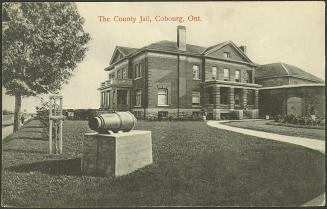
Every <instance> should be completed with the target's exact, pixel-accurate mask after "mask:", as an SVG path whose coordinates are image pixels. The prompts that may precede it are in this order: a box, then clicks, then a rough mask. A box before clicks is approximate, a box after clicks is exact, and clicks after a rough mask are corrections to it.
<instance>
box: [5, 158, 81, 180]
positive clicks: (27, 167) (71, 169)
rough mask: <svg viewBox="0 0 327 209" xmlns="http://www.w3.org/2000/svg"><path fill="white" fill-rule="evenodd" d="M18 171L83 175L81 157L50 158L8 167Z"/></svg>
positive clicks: (10, 169)
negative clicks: (66, 158)
mask: <svg viewBox="0 0 327 209" xmlns="http://www.w3.org/2000/svg"><path fill="white" fill-rule="evenodd" d="M7 170H9V171H14V172H18V173H29V172H41V173H46V174H50V175H68V176H81V175H82V172H81V158H75V159H68V160H48V161H42V162H35V163H30V164H23V165H18V166H12V167H9V168H7Z"/></svg>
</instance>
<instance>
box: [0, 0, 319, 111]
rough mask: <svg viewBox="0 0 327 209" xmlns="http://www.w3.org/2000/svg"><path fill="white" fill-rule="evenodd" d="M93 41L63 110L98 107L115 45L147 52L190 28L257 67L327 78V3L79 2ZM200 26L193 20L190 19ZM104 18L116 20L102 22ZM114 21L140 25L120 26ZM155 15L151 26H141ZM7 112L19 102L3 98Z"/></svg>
mask: <svg viewBox="0 0 327 209" xmlns="http://www.w3.org/2000/svg"><path fill="white" fill-rule="evenodd" d="M77 5H78V9H79V12H80V14H81V16H83V17H84V18H85V30H86V31H87V32H89V33H90V35H91V37H92V40H91V41H90V43H89V51H88V52H87V55H86V58H85V60H84V61H83V62H82V63H80V64H79V66H78V68H77V69H76V70H75V71H74V76H73V77H72V78H71V79H70V81H69V83H68V84H67V85H66V86H64V87H63V89H62V91H61V94H62V95H63V96H64V108H98V107H99V105H100V94H99V92H98V91H97V88H98V87H99V85H100V82H102V81H105V80H106V79H107V77H108V76H107V73H106V72H105V71H104V68H105V67H107V66H108V63H109V60H110V58H111V55H112V53H113V50H114V48H115V46H116V45H120V46H128V47H136V48H137V47H143V46H145V45H148V44H150V43H153V42H157V41H160V40H171V41H175V40H176V26H177V25H185V26H186V30H187V31H186V37H187V38H186V41H187V43H190V44H195V45H200V46H211V45H214V44H217V43H220V42H223V41H226V40H232V41H233V42H234V43H235V44H236V45H246V46H247V54H248V56H249V57H250V59H252V61H253V62H255V63H259V64H267V63H272V62H285V63H288V64H292V65H295V66H298V67H300V68H302V69H304V70H306V71H308V72H310V73H312V74H313V75H316V76H318V77H320V78H323V79H324V78H325V8H324V7H325V5H324V2H205V3H203V2H181V3H177V2H169V3H167V2H157V3H154V2H152V3H145V2H143V3H120V2H119V3H118V2H116V3H102V2H98V3H77ZM191 15H192V16H194V17H200V20H201V21H188V20H187V19H188V16H191ZM99 16H105V17H109V18H111V19H110V21H107V22H100V18H99ZM114 16H119V17H122V18H127V17H135V18H137V21H136V22H135V23H132V22H115V21H114V20H113V18H114ZM139 16H150V18H151V19H152V22H151V23H144V22H143V23H138V20H139ZM156 16H167V17H183V18H184V22H182V23H179V22H174V21H172V22H156V21H155V17H156ZM2 102H3V109H9V110H13V109H14V99H13V98H11V97H9V96H4V94H3V95H2ZM38 104H39V99H38V98H35V97H31V98H24V99H23V104H22V109H23V110H24V109H26V110H27V111H28V112H34V111H35V108H34V107H35V106H36V105H38Z"/></svg>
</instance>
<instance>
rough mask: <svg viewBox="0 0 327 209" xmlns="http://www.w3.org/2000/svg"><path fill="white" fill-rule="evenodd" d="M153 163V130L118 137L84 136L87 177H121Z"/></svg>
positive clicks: (96, 134)
mask: <svg viewBox="0 0 327 209" xmlns="http://www.w3.org/2000/svg"><path fill="white" fill-rule="evenodd" d="M152 162H153V159H152V138H151V131H138V130H132V131H130V132H123V133H117V134H98V133H86V134H85V135H84V141H83V157H82V172H83V173H84V174H88V175H102V176H115V177H118V176H122V175H126V174H128V173H131V172H133V171H135V170H137V169H139V168H142V167H144V166H147V165H150V164H152Z"/></svg>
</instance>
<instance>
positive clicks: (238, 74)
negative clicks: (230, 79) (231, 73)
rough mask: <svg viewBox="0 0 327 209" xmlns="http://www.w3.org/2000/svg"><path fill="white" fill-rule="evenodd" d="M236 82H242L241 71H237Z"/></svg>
mask: <svg viewBox="0 0 327 209" xmlns="http://www.w3.org/2000/svg"><path fill="white" fill-rule="evenodd" d="M235 81H236V82H240V71H239V70H236V71H235Z"/></svg>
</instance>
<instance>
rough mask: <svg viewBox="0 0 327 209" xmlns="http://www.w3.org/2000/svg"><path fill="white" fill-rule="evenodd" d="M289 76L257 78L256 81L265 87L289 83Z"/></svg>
mask: <svg viewBox="0 0 327 209" xmlns="http://www.w3.org/2000/svg"><path fill="white" fill-rule="evenodd" d="M288 80H289V79H288V77H279V78H264V79H256V81H255V82H256V83H257V84H260V85H262V86H263V87H271V86H282V85H288Z"/></svg>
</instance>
